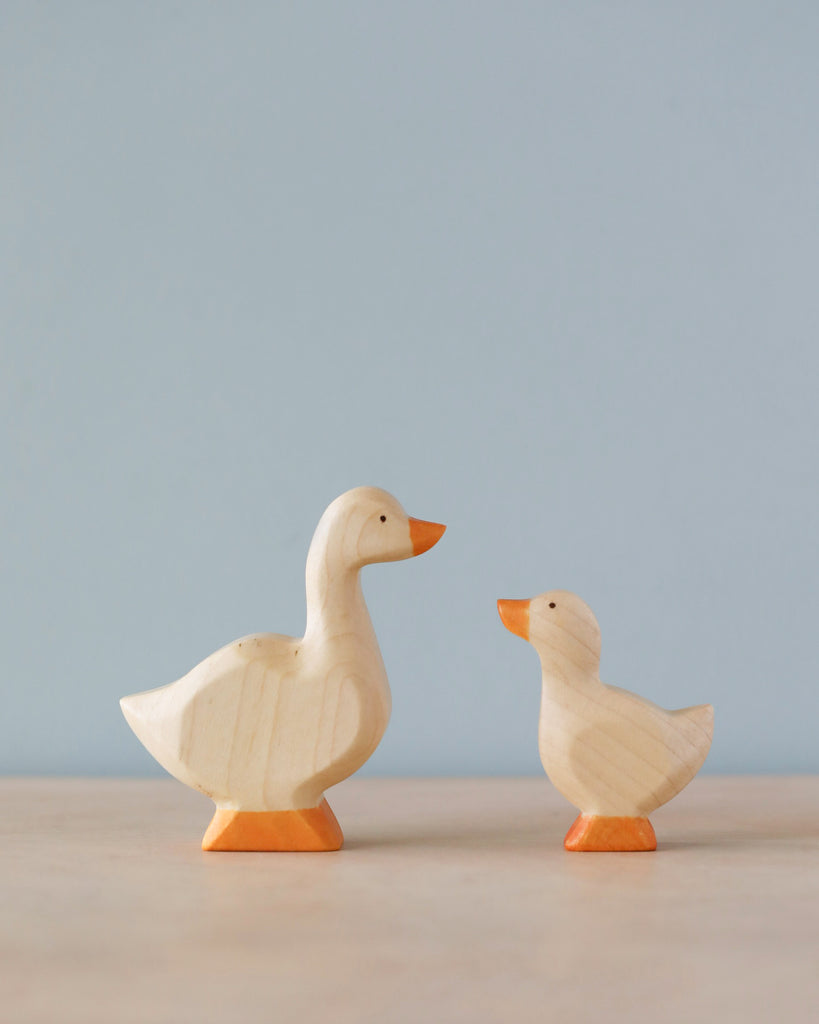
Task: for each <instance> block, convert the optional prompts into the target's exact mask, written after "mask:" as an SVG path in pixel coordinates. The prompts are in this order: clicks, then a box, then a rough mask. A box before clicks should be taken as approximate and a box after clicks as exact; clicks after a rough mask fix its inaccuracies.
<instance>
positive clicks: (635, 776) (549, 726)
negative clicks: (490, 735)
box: [541, 685, 713, 817]
mask: <svg viewBox="0 0 819 1024" xmlns="http://www.w3.org/2000/svg"><path fill="white" fill-rule="evenodd" d="M707 708H708V706H707V705H706V706H703V707H702V708H686V709H683V710H682V711H666V710H665V709H664V708H661V707H659V706H658V705H657V704H653V703H652V702H651V701H649V700H646V699H645V698H643V697H639V696H637V694H634V693H631V692H629V691H628V690H621V689H620V688H619V687H616V686H605V685H601V686H600V687H599V688H595V689H594V690H591V691H589V692H588V693H586V694H584V695H583V697H582V698H580V697H578V698H576V699H574V700H573V701H572V702H571V705H569V704H565V703H563V704H561V705H552V707H551V708H550V709H549V714H548V715H547V720H546V726H545V728H544V731H543V734H542V745H541V754H542V756H543V762H544V766H545V767H546V771H547V772H548V774H549V776H550V778H552V781H553V782H554V783H555V785H556V786H557V788H558V789H560V791H561V792H562V793H563V794H564V796H566V797H567V798H568V799H569V800H570V801H571V802H572V803H574V804H575V805H576V806H577V807H579V808H580V809H581V810H582V811H584V812H585V813H588V814H592V813H594V814H603V815H612V816H617V815H625V816H635V817H641V816H645V815H648V814H650V813H651V812H652V811H654V810H656V808H658V807H660V806H661V805H662V804H664V803H666V802H667V801H668V800H670V799H671V798H672V797H673V796H675V795H676V794H677V793H679V791H680V790H681V789H682V788H683V787H684V786H685V785H686V784H687V783H688V782H690V781H691V779H692V778H693V777H694V775H696V773H697V771H698V770H699V768H700V766H701V765H702V762H703V761H704V760H705V756H706V754H707V753H708V748H709V746H710V743H711V732H710V725H709V719H708V712H707ZM712 721H713V717H712V718H711V719H710V722H712Z"/></svg>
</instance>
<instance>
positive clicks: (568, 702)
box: [498, 590, 714, 850]
mask: <svg viewBox="0 0 819 1024" xmlns="http://www.w3.org/2000/svg"><path fill="white" fill-rule="evenodd" d="M498 610H499V612H500V615H501V619H502V620H503V622H504V624H505V625H506V626H507V628H508V629H509V630H510V631H511V632H514V633H517V634H518V635H520V636H522V637H523V638H524V639H526V640H528V641H529V642H530V643H531V644H532V646H533V647H534V648H535V650H536V651H537V653H538V655H539V656H540V661H541V666H542V699H541V710H540V727H539V746H540V757H541V761H542V762H543V767H544V768H545V770H546V773H547V775H548V776H549V778H550V779H551V781H552V782H553V783H554V785H555V786H556V787H557V789H558V790H559V791H560V792H561V793H562V794H563V795H564V796H565V797H566V799H567V800H569V801H570V802H571V803H573V804H574V805H575V807H577V808H578V809H579V810H580V811H581V812H582V814H583V815H585V816H587V817H601V818H634V819H643V818H647V817H648V815H649V814H651V812H652V811H655V810H656V809H657V808H658V807H660V806H662V805H663V804H664V803H667V802H668V801H669V800H671V799H672V797H674V796H676V794H677V793H679V792H680V790H682V789H683V788H684V787H685V786H686V785H687V784H688V783H689V782H690V781H691V779H693V778H694V776H695V775H696V774H697V772H698V771H699V769H700V767H701V766H702V764H703V762H704V761H705V758H706V756H707V754H708V750H709V748H710V746H711V738H712V735H713V728H714V709H713V707H711V705H710V704H702V705H698V706H696V707H690V708H683V709H682V710H679V711H666V710H665V709H664V708H661V707H659V706H658V705H656V704H653V703H652V702H651V701H649V700H646V699H645V698H644V697H638V696H637V695H636V694H633V693H630V692H629V691H628V690H621V689H620V688H619V687H616V686H607V685H606V684H605V683H603V682H601V680H600V676H599V667H600V627H599V626H598V624H597V620H596V619H595V617H594V615H593V614H592V611H591V609H590V608H589V607H588V605H586V604H585V603H584V602H583V601H582V600H581V599H580V598H579V597H577V596H576V595H575V594H571V593H569V592H568V591H564V590H553V591H548V592H547V593H545V594H541V595H539V596H538V597H536V598H532V599H531V601H507V600H501V601H499V602H498ZM634 829H637V826H636V825H635V826H634ZM634 829H632V830H631V831H634ZM603 832H604V830H603V829H602V827H600V828H598V829H596V830H595V831H594V832H589V830H588V829H586V830H585V832H584V835H585V840H584V845H583V846H582V848H583V849H611V848H612V847H611V846H601V847H598V846H594V845H593V839H592V838H591V837H592V836H593V835H594V834H599V835H601V836H602V835H603ZM608 834H609V836H610V837H612V836H614V835H615V833H614V832H612V831H611V830H609V831H608ZM628 834H629V830H626V831H625V832H622V835H623V836H624V840H623V841H624V842H629V840H628V839H626V838H625V837H626V836H627V835H628ZM568 838H569V837H567V841H568ZM610 841H612V842H613V841H614V840H613V839H610ZM589 844H591V845H589ZM573 848H579V847H573ZM615 848H617V849H623V850H625V849H633V848H634V847H633V846H619V847H617V846H615ZM639 848H640V849H644V848H645V847H639Z"/></svg>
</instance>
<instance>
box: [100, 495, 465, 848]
mask: <svg viewBox="0 0 819 1024" xmlns="http://www.w3.org/2000/svg"><path fill="white" fill-rule="evenodd" d="M445 529H446V527H445V526H442V525H440V524H438V523H428V522H424V521H422V520H419V519H410V518H409V517H408V516H407V514H406V513H405V512H404V510H403V508H402V507H401V505H400V504H399V503H398V501H396V499H395V498H394V497H393V496H392V495H391V494H388V493H387V492H386V491H382V490H379V489H378V488H375V487H357V488H355V489H354V490H351V491H347V493H346V494H342V495H341V497H339V498H336V500H335V501H334V502H333V503H332V504H331V505H330V506H329V508H328V509H327V511H326V512H325V513H324V515H323V516H322V517H321V521H320V522H319V524H318V527H317V528H316V532H315V534H314V536H313V541H312V543H311V545H310V551H309V553H308V555H307V571H306V576H307V628H306V631H305V634H304V636H303V637H301V638H299V639H295V638H293V637H289V636H280V635H278V634H275V633H260V634H257V635H255V636H247V637H244V638H243V639H241V640H236V641H234V642H233V643H232V644H228V645H227V647H223V648H222V649H221V650H219V651H217V652H216V653H215V654H212V655H211V656H210V657H209V658H206V659H205V660H204V661H203V662H201V664H199V665H197V666H196V668H194V669H192V670H191V671H190V672H189V673H188V674H187V675H186V676H184V677H183V678H182V679H180V680H179V681H178V682H176V683H172V684H171V685H170V686H163V687H161V688H159V689H156V690H148V691H147V692H145V693H137V694H134V695H133V696H131V697H123V699H122V700H121V701H120V704H121V706H122V711H123V713H124V715H125V717H126V719H127V720H128V724H129V725H130V726H131V728H132V729H133V730H134V732H135V733H136V734H137V736H138V737H139V739H140V740H141V741H142V743H143V744H144V745H145V746H146V747H147V749H148V750H149V751H150V753H151V754H153V756H154V757H155V758H156V759H157V761H159V763H160V764H161V765H162V766H163V767H164V768H166V769H167V770H168V771H169V772H170V773H171V775H174V776H175V777H176V778H177V779H179V780H180V782H184V783H185V784H186V785H188V786H192V787H193V788H194V789H198V790H201V792H203V793H205V794H207V795H208V796H209V797H211V798H212V799H213V800H214V802H215V803H216V813H215V815H214V817H213V820H212V821H211V824H210V827H209V828H208V830H207V832H206V834H205V837H204V839H203V840H202V848H203V849H204V850H337V849H339V848H340V846H341V844H342V842H343V838H344V837H343V835H342V832H341V828H340V827H339V824H338V822H337V821H336V819H335V816H334V815H333V812H332V811H331V810H330V807H329V805H328V803H327V801H326V800H325V799H324V790H325V789H327V788H328V787H329V786H334V785H335V784H336V783H337V782H341V781H342V780H343V779H346V778H347V777H348V776H349V775H352V774H353V772H355V771H357V769H359V768H360V767H361V766H362V765H363V764H364V762H365V761H366V760H367V758H368V757H370V755H371V754H372V753H373V751H374V750H375V748H376V747H377V746H378V743H379V742H380V740H381V737H382V736H383V735H384V730H385V729H386V727H387V722H388V720H389V716H390V689H389V684H388V682H387V674H386V671H385V669H384V662H383V661H382V658H381V652H380V651H379V649H378V642H377V640H376V637H375V632H374V630H373V626H372V623H371V621H370V616H369V614H368V612H367V606H366V604H365V603H364V595H363V593H362V591H361V580H360V571H361V568H362V567H363V566H365V565H368V564H370V563H372V562H392V561H397V560H399V559H404V558H412V557H413V556H414V555H420V554H421V553H422V552H424V551H427V550H428V549H429V548H431V547H432V546H433V544H435V543H436V542H437V541H438V540H439V539H440V537H441V535H442V534H443V532H444V530H445Z"/></svg>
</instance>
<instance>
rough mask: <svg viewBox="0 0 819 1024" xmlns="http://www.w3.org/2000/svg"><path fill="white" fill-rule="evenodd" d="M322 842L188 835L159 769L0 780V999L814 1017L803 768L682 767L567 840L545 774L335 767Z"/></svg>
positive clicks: (196, 822)
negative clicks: (674, 785) (208, 840)
mask: <svg viewBox="0 0 819 1024" xmlns="http://www.w3.org/2000/svg"><path fill="white" fill-rule="evenodd" d="M329 800H330V803H331V805H332V806H333V808H334V810H335V811H336V813H337V815H338V817H339V819H340V821H341V823H342V826H343V828H344V831H345V834H346V844H345V847H344V849H343V850H341V851H340V852H338V853H314V854H301V853H296V854H254V853H207V854H205V853H202V852H201V850H200V849H199V841H200V839H201V835H202V833H203V832H204V830H205V827H206V826H207V824H208V821H209V818H210V815H211V810H212V805H211V804H210V801H208V800H207V799H205V798H204V797H202V796H200V795H199V794H197V793H194V792H192V791H190V790H187V789H185V788H184V787H183V786H181V785H179V784H178V783H176V782H173V781H172V780H167V781H166V780H161V781H153V780H152V781H147V780H114V779H95V780H80V779H59V780H56V779H7V780H0V806H1V807H2V808H3V814H2V823H1V824H0V831H1V832H2V836H0V1007H2V1013H0V1019H2V1020H3V1021H4V1022H5V1021H8V1022H9V1024H29V1022H38V1024H39V1022H52V1021H53V1022H60V1024H64V1022H72V1021H78V1022H79V1021H81V1022H83V1024H96V1022H100V1024H103V1022H104V1024H131V1022H135V1024H136V1022H140V1024H142V1022H148V1021H151V1022H154V1021H155V1022H163V1024H164V1022H168V1024H187V1022H197V1024H206V1022H222V1021H225V1022H239V1024H247V1022H264V1024H269V1022H277V1024H288V1022H290V1021H294V1022H296V1021H297V1022H304V1024H313V1022H314V1021H315V1022H317V1021H327V1022H333V1024H347V1022H349V1024H369V1022H373V1024H375V1022H378V1024H392V1022H396V1024H399V1022H400V1024H403V1022H407V1024H410V1022H411V1024H426V1022H430V1024H461V1022H463V1024H476V1022H483V1021H487V1022H494V1021H497V1022H499V1024H507V1022H508V1024H528V1022H530V1021H531V1022H537V1024H549V1022H552V1021H554V1022H560V1024H571V1022H575V1021H577V1022H586V1021H589V1022H591V1021H594V1022H600V1021H605V1022H606V1024H611V1022H615V1024H616V1022H619V1021H629V1022H632V1024H635V1022H642V1021H646V1022H653V1021H662V1022H675V1024H676V1022H680V1024H692V1022H694V1021H702V1022H711V1021H714V1022H719V1024H731V1022H733V1021H737V1022H742V1024H747V1022H750V1021H760V1022H762V1021H764V1022H771V1021H773V1022H778V1021H781V1020H784V1019H785V1017H787V1018H788V1019H790V1020H791V1021H794V1022H796V1021H799V1022H801V1021H813V1020H817V1019H819V778H813V777H811V778H778V779H777V778H758V777H756V778H755V777H747V778H701V779H697V780H695V781H694V782H693V783H692V784H691V786H690V787H689V788H688V789H687V790H686V791H685V792H684V793H682V794H681V795H680V796H679V797H678V798H677V799H676V800H674V801H673V802H672V803H671V804H670V805H669V806H667V807H665V808H662V809H661V810H660V811H658V812H657V813H656V814H655V815H654V816H653V819H652V820H653V821H654V825H655V828H656V831H657V837H658V840H659V844H660V845H659V849H658V851H657V852H656V853H637V854H632V853H626V854H581V853H573V854H572V853H566V852H565V851H564V850H563V849H562V845H561V843H562V838H563V834H564V833H565V831H566V829H567V828H568V826H569V825H570V824H571V822H572V820H573V817H574V814H573V811H572V808H570V807H569V806H568V805H567V804H566V803H565V802H564V801H563V800H562V798H561V797H560V796H559V795H558V794H557V793H556V792H555V791H554V790H553V789H552V787H551V786H550V785H549V784H548V782H547V781H546V779H545V778H540V779H469V780H457V779H423V780H422V779H406V780H404V779H402V780H386V779H385V780H375V779H372V780H370V779H364V780H359V779H353V780H350V781H349V782H346V783H344V784H343V785H341V786H340V787H338V788H337V789H336V790H333V791H331V792H330V794H329Z"/></svg>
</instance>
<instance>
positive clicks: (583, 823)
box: [563, 814, 657, 853]
mask: <svg viewBox="0 0 819 1024" xmlns="http://www.w3.org/2000/svg"><path fill="white" fill-rule="evenodd" d="M563 845H564V846H565V847H566V849H567V850H572V851H576V852H586V853H589V852H592V851H596V852H599V853H616V852H622V853H626V852H632V851H637V850H656V849H657V837H656V836H655V835H654V829H653V828H652V827H651V822H650V821H649V820H648V818H604V817H602V816H601V815H599V814H581V815H580V817H579V818H577V820H576V821H575V823H574V824H573V825H572V827H571V828H570V829H569V831H568V832H567V833H566V838H565V839H564V840H563Z"/></svg>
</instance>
